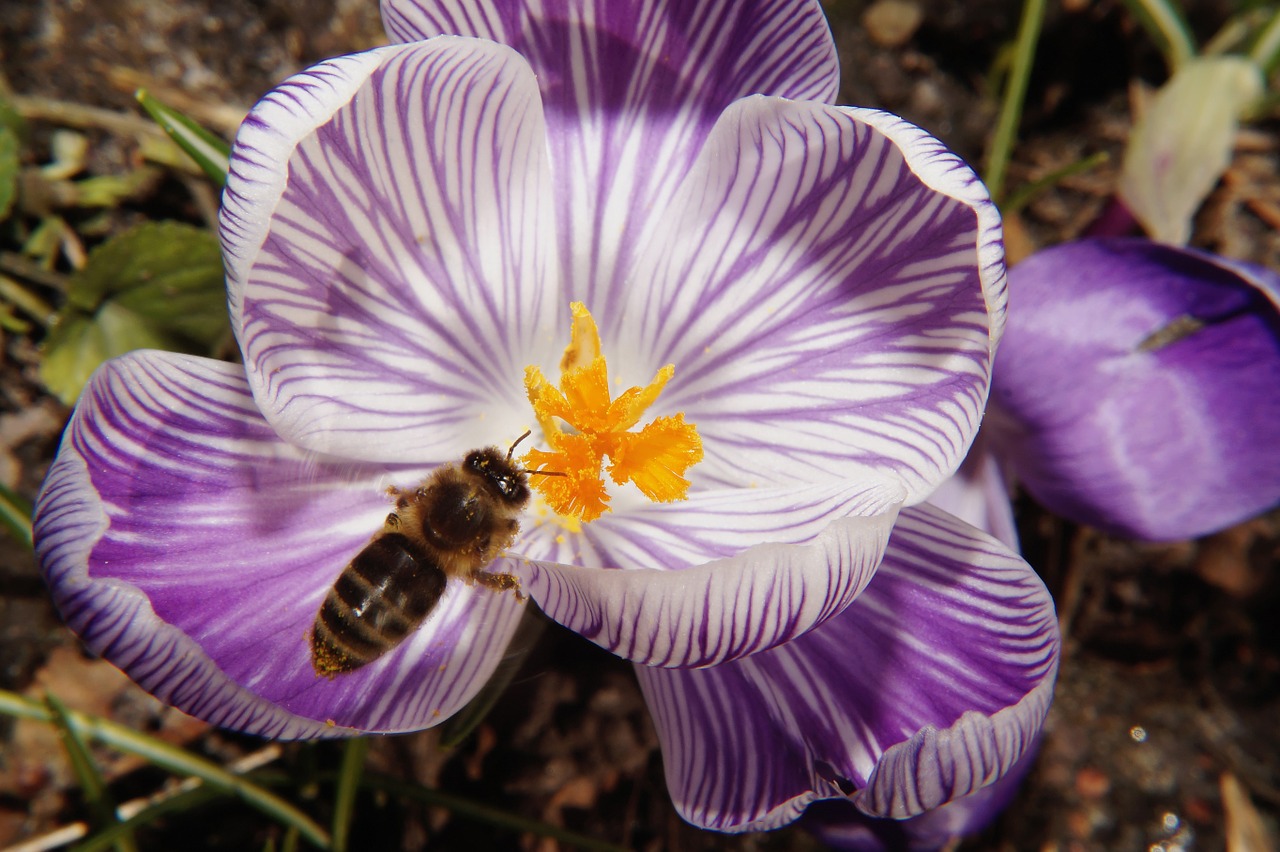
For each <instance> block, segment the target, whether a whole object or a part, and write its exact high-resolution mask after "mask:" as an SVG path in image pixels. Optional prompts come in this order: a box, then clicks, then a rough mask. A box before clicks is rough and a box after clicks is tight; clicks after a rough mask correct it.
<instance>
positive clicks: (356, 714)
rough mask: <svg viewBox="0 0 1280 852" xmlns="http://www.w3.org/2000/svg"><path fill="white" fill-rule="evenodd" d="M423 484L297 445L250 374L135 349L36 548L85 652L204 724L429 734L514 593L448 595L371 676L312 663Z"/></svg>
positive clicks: (89, 395)
mask: <svg viewBox="0 0 1280 852" xmlns="http://www.w3.org/2000/svg"><path fill="white" fill-rule="evenodd" d="M407 473H408V472H407V471H404V470H399V471H396V470H388V469H386V468H383V467H373V466H368V465H363V466H362V465H350V464H342V465H338V464H333V463H329V462H326V461H324V460H322V459H319V458H317V457H315V456H314V455H312V454H308V453H305V452H303V451H300V450H297V449H296V448H294V447H292V446H291V445H289V444H287V443H284V442H283V441H281V440H280V439H279V438H278V437H276V435H275V433H274V432H273V431H272V430H271V428H270V426H268V424H267V423H266V422H265V421H264V420H262V417H261V415H260V414H258V413H257V411H256V409H255V407H254V403H253V398H252V396H251V395H250V393H249V389H248V386H247V384H246V381H245V377H244V373H243V371H242V369H241V368H240V367H239V366H237V365H232V364H225V363H222V362H218V361H210V360H207V359H202V358H192V357H188V356H183V355H174V354H171V353H158V352H138V353H134V354H131V355H128V356H125V357H123V358H119V359H116V360H114V361H111V362H108V363H107V364H106V365H104V366H103V367H102V368H101V369H100V370H99V371H98V373H96V374H95V377H94V378H93V380H92V381H91V383H90V385H89V387H88V388H87V389H86V391H85V393H84V395H83V396H82V398H81V402H80V404H79V407H78V408H77V409H76V413H75V415H74V417H73V418H72V421H71V423H70V425H69V426H68V430H67V433H66V435H65V437H64V439H63V443H62V447H61V449H60V451H59V454H58V457H57V459H56V460H55V462H54V465H53V468H52V469H51V471H50V473H49V476H48V478H47V479H46V481H45V485H44V489H43V490H42V492H41V495H40V498H39V501H38V504H37V509H36V519H35V531H36V540H37V553H38V555H39V559H40V563H41V565H42V568H43V571H44V574H45V579H46V581H47V582H48V584H49V587H50V589H51V591H52V593H53V597H54V600H55V602H56V603H57V605H58V609H59V611H60V612H61V613H62V615H63V618H64V619H65V620H66V622H67V624H68V625H69V626H70V627H71V628H72V629H73V630H75V631H76V632H77V633H78V634H79V635H80V636H81V637H82V638H83V640H84V641H85V643H86V644H87V645H88V647H89V648H90V649H91V650H93V651H94V652H95V653H98V654H101V655H102V656H103V657H105V658H106V659H108V660H110V661H111V662H112V663H114V664H115V665H117V666H119V667H120V668H121V669H123V670H124V671H125V672H126V673H127V674H128V675H129V676H130V677H132V678H133V679H134V680H136V681H137V682H138V683H139V684H140V685H141V686H142V687H143V688H144V689H147V690H148V691H150V692H152V693H154V694H155V695H157V696H158V697H159V698H161V699H162V700H164V701H166V702H169V703H170V704H173V705H174V706H176V707H178V708H179V709H181V710H183V711H185V712H187V713H190V714H192V715H194V716H197V717H199V718H201V719H204V720H206V721H209V722H212V723H214V724H217V725H222V726H225V727H229V728H236V729H239V730H243V731H248V732H251V733H255V734H260V735H263V736H271V737H280V738H296V737H314V736H333V735H337V734H343V733H350V732H351V729H357V730H362V731H403V730H414V729H418V728H423V727H428V726H430V725H433V724H436V723H437V722H440V721H442V720H443V719H445V718H447V717H448V716H449V715H450V714H452V713H454V712H456V711H457V710H458V709H459V708H461V707H462V706H463V705H464V704H465V703H466V701H468V700H469V699H470V698H471V697H472V696H473V695H474V694H475V693H476V692H477V691H478V690H479V689H480V687H481V686H483V685H484V683H485V682H486V680H487V679H488V677H489V675H490V674H492V672H493V669H494V668H495V666H496V665H497V663H498V662H499V660H500V659H501V658H502V656H503V654H504V653H505V651H506V643H507V641H508V640H509V639H510V637H511V634H512V632H513V631H514V629H515V625H516V623H517V621H518V619H519V617H520V614H521V604H519V603H518V602H517V601H516V600H515V597H514V596H513V595H509V594H507V595H499V594H495V593H492V592H489V591H483V590H478V589H471V588H468V587H466V586H464V585H461V584H456V583H451V584H450V588H449V590H448V591H447V592H446V595H445V597H444V599H443V600H442V601H441V603H440V605H439V607H438V608H437V610H436V611H435V612H434V613H433V614H432V615H431V616H430V617H429V618H428V619H427V621H426V622H425V623H424V625H423V627H422V628H421V629H420V630H419V631H418V632H417V633H415V634H413V635H412V636H411V637H410V638H409V639H408V640H407V641H406V642H405V643H404V644H403V645H402V646H401V647H400V648H398V649H396V650H394V651H392V652H390V653H389V654H387V655H386V656H384V657H382V658H381V659H379V660H376V661H374V662H373V663H370V664H369V665H367V666H365V667H364V668H362V669H359V670H358V671H356V672H353V673H351V674H347V675H339V676H338V677H336V678H334V679H332V680H330V679H326V678H324V677H321V676H318V675H317V674H316V673H315V671H314V670H313V668H312V664H311V656H310V628H311V625H312V623H313V622H314V620H315V617H316V613H317V612H318V610H319V608H320V602H321V600H322V599H323V597H324V595H325V594H326V593H327V592H328V590H329V588H330V587H331V586H332V584H333V583H334V581H335V580H336V579H337V576H338V574H339V573H340V572H341V571H342V569H343V567H344V566H345V565H346V564H347V563H348V562H349V561H350V560H351V558H352V557H353V556H354V555H355V554H356V553H357V552H359V551H360V550H361V549H362V548H363V547H364V545H365V544H366V543H367V542H368V541H369V539H370V538H371V537H372V535H373V534H374V533H375V532H377V531H378V530H379V529H381V527H382V523H383V519H384V518H385V517H386V515H387V512H388V510H389V508H390V507H391V501H390V498H389V496H388V495H387V493H386V485H387V482H388V481H389V479H403V478H404V477H405V476H406V474H407ZM411 481H413V480H412V479H409V480H407V481H405V482H404V484H408V482H411Z"/></svg>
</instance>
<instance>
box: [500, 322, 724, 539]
mask: <svg viewBox="0 0 1280 852" xmlns="http://www.w3.org/2000/svg"><path fill="white" fill-rule="evenodd" d="M570 309H571V310H572V311H573V328H572V331H571V332H570V340H569V346H568V347H567V348H566V349H565V350H564V357H563V358H562V359H561V360H560V387H559V388H557V387H555V386H553V385H552V384H551V383H550V382H548V381H547V379H546V377H545V376H543V375H542V371H541V370H539V369H538V368H537V367H536V366H529V367H525V370H524V387H525V391H526V392H527V393H528V394H529V402H531V403H532V404H533V411H534V414H535V415H536V416H537V418H538V424H539V425H540V426H541V427H542V432H543V434H544V435H545V436H546V442H547V445H548V446H550V447H551V450H550V451H549V452H548V451H545V450H530V451H529V452H528V453H526V454H525V456H524V458H522V459H521V461H522V462H523V463H524V465H525V467H526V468H527V469H528V470H530V471H540V470H541V471H548V472H551V471H554V472H557V473H561V474H563V475H562V476H538V477H534V479H533V482H532V485H533V487H534V488H535V489H537V491H538V493H540V494H541V495H542V498H543V499H544V500H546V501H547V505H549V506H550V507H551V508H552V509H554V510H555V511H557V512H559V513H560V514H561V515H568V516H570V517H574V518H578V519H580V520H583V521H593V520H595V519H596V518H598V517H600V516H601V515H602V514H604V513H605V512H607V511H609V500H610V497H609V493H608V492H607V491H606V490H605V482H604V477H603V476H602V475H601V470H602V469H603V467H604V464H605V459H606V458H607V459H608V460H609V478H610V479H612V480H613V481H614V482H615V483H616V484H618V485H622V484H623V483H626V482H633V483H635V485H636V487H637V488H639V489H640V492H641V493H642V494H644V495H645V496H646V497H648V498H649V499H650V500H653V501H655V502H658V503H667V502H670V501H672V500H683V499H685V497H686V496H688V493H689V480H687V479H685V477H684V472H685V471H686V470H688V468H689V467H690V466H691V465H694V464H696V463H698V462H699V461H702V439H700V438H699V437H698V428H697V427H696V426H695V425H694V424H692V423H686V422H684V414H683V413H677V414H674V415H670V416H664V417H657V418H654V419H653V420H652V421H651V422H650V423H649V424H648V425H646V426H644V427H643V428H642V429H640V430H639V431H632V428H633V427H634V426H635V425H636V424H637V423H638V422H639V421H640V417H641V415H643V414H644V412H645V409H647V408H648V407H649V406H650V405H652V404H653V401H654V400H655V399H657V398H658V394H660V393H662V389H663V387H665V386H666V384H667V382H668V381H670V380H671V377H672V376H673V375H675V367H674V366H673V365H671V364H668V365H667V366H665V367H663V368H662V369H661V370H659V371H658V374H657V375H656V376H654V377H653V381H651V382H649V384H647V385H646V386H644V387H642V388H640V387H632V388H628V389H627V390H625V391H623V392H622V393H621V394H619V395H618V397H617V398H616V399H614V398H610V395H609V373H608V366H607V365H606V364H605V360H604V356H603V355H602V354H600V332H599V330H598V329H597V328H596V322H595V320H593V319H592V318H591V314H590V313H588V312H587V308H586V306H585V305H583V304H582V303H581V302H574V303H573V304H572V305H570ZM561 424H564V425H565V426H567V427H568V428H567V429H566V428H564V426H562V425H561Z"/></svg>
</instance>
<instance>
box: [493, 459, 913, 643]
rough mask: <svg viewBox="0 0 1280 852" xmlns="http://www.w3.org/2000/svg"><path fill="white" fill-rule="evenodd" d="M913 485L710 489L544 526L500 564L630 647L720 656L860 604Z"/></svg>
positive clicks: (550, 602)
mask: <svg viewBox="0 0 1280 852" xmlns="http://www.w3.org/2000/svg"><path fill="white" fill-rule="evenodd" d="M902 496H903V495H902V490H901V489H900V488H899V487H897V486H896V485H895V484H892V483H875V481H874V480H873V479H870V478H867V479H864V480H862V481H860V482H858V483H857V484H856V485H855V484H849V483H839V484H834V485H829V486H826V487H808V488H774V489H769V488H761V489H738V490H733V491H718V492H700V493H695V494H692V495H690V497H689V499H688V500H687V501H684V502H681V503H667V504H652V503H650V504H647V505H644V506H642V507H637V508H633V509H630V510H628V511H621V512H617V513H614V514H609V515H605V516H604V517H602V518H600V519H599V520H597V521H594V522H593V523H591V524H590V525H587V526H585V527H584V528H583V529H582V531H581V532H579V533H570V532H565V531H563V530H560V529H558V528H556V527H555V526H552V525H545V526H542V527H536V528H534V529H532V530H531V531H530V532H529V533H528V534H527V535H526V537H525V539H524V541H523V543H522V544H521V545H520V546H519V547H518V548H517V549H518V550H519V551H520V553H521V555H522V557H523V558H510V559H508V560H506V562H505V566H504V567H501V568H499V569H497V570H502V571H507V572H510V573H513V574H516V575H518V576H520V577H521V580H522V583H521V585H522V586H523V588H524V590H525V591H526V592H527V593H528V594H530V595H531V596H532V597H533V599H534V600H536V601H537V602H538V606H539V607H541V608H542V610H543V612H545V613H547V615H549V616H551V617H552V618H554V619H555V620H556V621H558V622H560V623H561V624H563V625H565V626H566V627H568V628H570V629H571V630H574V631H575V632H577V633H580V634H582V635H583V636H585V637H586V638H588V639H590V640H591V641H592V642H595V643H596V644H598V645H600V646H601V647H603V648H606V649H607V650H609V651H612V652H613V653H615V654H618V655H619V656H622V657H625V658H627V659H629V660H632V661H635V662H638V663H644V664H647V665H655V666H705V665H712V664H715V663H719V662H723V661H725V660H732V659H737V658H738V657H743V656H746V655H748V654H754V653H756V652H758V651H761V650H764V649H766V648H771V647H773V646H775V645H778V644H780V643H783V642H787V641H790V640H791V639H793V638H795V637H796V636H799V635H801V634H803V633H805V632H806V631H808V630H811V629H813V628H814V627H815V626H816V625H818V624H821V623H822V622H824V621H826V620H827V619H828V618H831V617H832V616H834V615H835V614H837V613H838V612H840V610H842V609H843V608H844V607H845V606H847V605H848V604H849V602H850V601H852V600H853V599H854V598H855V597H857V595H858V594H859V592H861V590H862V589H863V588H864V587H865V586H866V584H867V581H868V580H870V579H871V576H872V574H873V573H875V570H876V566H877V565H878V564H879V563H880V560H881V558H882V556H883V554H884V547H885V542H886V541H887V539H888V537H889V532H890V530H891V529H892V527H893V521H894V518H895V517H896V515H897V508H898V505H899V504H900V503H901V500H902ZM498 564H500V565H502V564H503V563H502V562H501V561H500V562H499V563H498ZM620 568H625V570H617V569H620Z"/></svg>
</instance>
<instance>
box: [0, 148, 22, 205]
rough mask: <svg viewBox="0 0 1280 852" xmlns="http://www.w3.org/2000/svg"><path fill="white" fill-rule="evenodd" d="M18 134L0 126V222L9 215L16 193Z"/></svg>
mask: <svg viewBox="0 0 1280 852" xmlns="http://www.w3.org/2000/svg"><path fill="white" fill-rule="evenodd" d="M18 148H19V145H18V134H16V133H14V132H13V131H12V130H10V129H9V128H8V127H4V126H0V222H3V221H4V220H5V219H7V218H8V217H9V211H10V210H12V209H13V200H14V199H15V198H16V197H17V195H18Z"/></svg>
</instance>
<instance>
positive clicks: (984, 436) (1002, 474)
mask: <svg viewBox="0 0 1280 852" xmlns="http://www.w3.org/2000/svg"><path fill="white" fill-rule="evenodd" d="M991 431H992V430H991V429H989V428H986V429H981V430H979V431H978V438H977V440H975V441H974V442H973V446H972V447H970V449H969V455H967V456H965V457H964V461H963V462H961V463H960V469H959V470H957V471H956V472H955V475H954V476H952V477H951V478H950V479H948V480H946V481H945V482H943V483H942V484H941V485H939V486H938V489H937V490H936V491H934V492H933V493H932V494H930V495H929V505H931V506H933V507H934V508H935V509H941V510H942V511H944V512H949V513H950V514H952V515H955V516H956V517H957V518H959V519H960V520H962V521H964V522H965V523H966V524H970V525H972V526H975V527H977V528H978V529H980V530H982V531H983V532H985V533H987V534H988V535H990V536H992V537H994V538H995V539H996V540H997V541H999V542H1001V543H1002V544H1004V545H1006V546H1008V548H1009V549H1010V550H1012V551H1013V552H1015V553H1017V552H1019V551H1020V547H1019V544H1018V525H1017V522H1016V521H1015V520H1014V517H1013V501H1012V499H1011V498H1010V496H1009V489H1010V482H1011V476H1010V474H1009V473H1008V471H1007V470H1006V467H1007V466H1006V465H1005V464H1004V462H1002V461H1001V460H1000V457H999V456H998V455H996V454H995V453H993V452H992V451H991V447H990V443H991V441H990V434H991Z"/></svg>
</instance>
